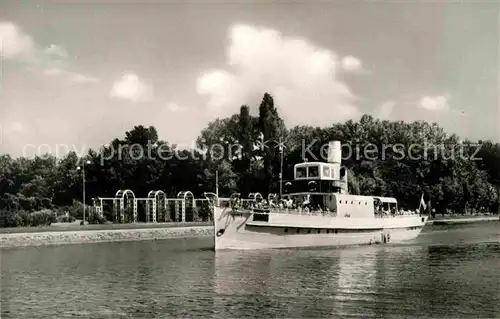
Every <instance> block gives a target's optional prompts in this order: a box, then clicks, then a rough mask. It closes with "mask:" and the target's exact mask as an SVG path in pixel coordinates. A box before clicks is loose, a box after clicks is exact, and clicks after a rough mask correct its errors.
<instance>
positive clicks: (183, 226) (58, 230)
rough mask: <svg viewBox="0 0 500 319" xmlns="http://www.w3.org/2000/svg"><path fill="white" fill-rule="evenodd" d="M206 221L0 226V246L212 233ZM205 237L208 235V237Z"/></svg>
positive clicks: (161, 237)
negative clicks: (0, 228) (7, 227)
mask: <svg viewBox="0 0 500 319" xmlns="http://www.w3.org/2000/svg"><path fill="white" fill-rule="evenodd" d="M212 236H213V226H211V225H210V224H209V223H157V224H118V225H116V224H106V225H85V226H80V225H73V224H69V225H53V226H50V227H43V228H40V227H36V228H24V227H23V228H10V229H2V230H0V248H13V247H26V246H46V245H65V244H84V243H103V242H119V241H142V240H162V239H170V238H190V237H212ZM207 239H208V238H207Z"/></svg>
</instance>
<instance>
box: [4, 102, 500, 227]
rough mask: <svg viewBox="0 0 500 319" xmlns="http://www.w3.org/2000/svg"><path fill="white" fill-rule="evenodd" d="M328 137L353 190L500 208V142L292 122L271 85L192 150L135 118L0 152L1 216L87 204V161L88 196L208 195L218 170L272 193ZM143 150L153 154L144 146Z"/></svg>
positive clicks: (224, 179)
mask: <svg viewBox="0 0 500 319" xmlns="http://www.w3.org/2000/svg"><path fill="white" fill-rule="evenodd" d="M331 140H339V141H341V142H342V144H343V148H342V157H343V165H345V166H346V167H347V168H348V174H349V190H350V192H351V193H353V194H366V195H377V196H390V197H396V198H397V199H398V200H399V202H400V206H402V207H403V208H409V209H415V208H416V207H418V204H419V201H420V195H421V194H422V193H423V194H425V199H426V201H427V202H430V203H431V204H432V207H433V208H434V210H435V211H436V212H438V213H465V212H471V211H472V212H474V211H488V212H494V213H496V212H497V211H498V209H499V201H500V199H499V193H500V144H499V143H495V142H492V141H478V142H473V141H469V140H466V141H460V139H459V138H458V136H456V135H455V134H447V133H446V132H445V131H444V130H443V128H442V127H440V126H439V125H438V124H436V123H432V124H430V123H427V122H424V121H415V122H411V123H408V122H403V121H387V120H384V121H382V120H379V119H375V118H373V117H372V116H370V115H364V116H362V117H361V119H360V120H359V121H353V120H349V121H347V122H345V123H337V124H332V125H331V126H328V127H313V126H307V125H305V126H295V127H292V128H287V127H286V126H285V123H284V121H283V120H282V118H281V117H280V116H279V113H278V109H277V107H276V106H275V105H274V100H273V98H272V96H271V95H270V94H268V93H266V94H264V97H263V99H262V102H261V103H260V105H259V107H258V115H257V116H253V115H251V112H250V107H249V106H247V105H243V106H241V107H240V110H239V113H237V114H234V115H232V116H230V117H227V118H222V119H216V120H215V121H212V122H210V123H209V124H208V125H207V127H206V128H204V129H203V130H202V131H201V133H200V136H199V137H198V139H197V141H196V148H195V149H191V150H189V149H180V148H179V147H178V146H177V145H176V144H169V143H168V142H167V141H163V140H160V139H159V136H158V133H157V130H156V129H155V128H154V127H145V126H142V125H138V126H135V127H134V128H133V129H131V130H130V131H128V132H126V133H125V136H124V137H123V138H121V139H119V138H115V139H114V140H112V141H111V142H110V144H109V145H108V146H106V147H102V148H100V149H90V150H89V151H88V153H87V154H86V155H85V156H84V157H83V158H79V157H78V155H77V154H76V153H75V152H70V153H69V154H67V155H66V156H65V157H64V158H56V157H54V156H52V155H50V154H45V155H41V154H39V155H37V156H35V157H34V158H24V157H20V158H13V157H11V156H10V155H8V154H6V155H1V156H0V212H2V213H1V216H2V218H1V219H2V220H3V222H0V224H2V225H7V224H9V222H8V220H11V219H12V216H13V215H16V214H19V213H18V212H23V214H26V212H28V213H31V212H40V211H42V210H47V209H51V210H54V209H58V208H67V207H72V206H73V207H74V206H75V205H80V206H81V204H79V201H81V198H82V175H81V174H82V172H81V170H77V167H78V165H82V164H83V163H87V161H88V162H89V164H85V176H86V197H87V198H86V202H87V203H90V202H91V199H92V198H95V197H113V196H114V194H115V193H116V191H117V190H118V189H132V190H133V191H134V193H135V194H136V196H138V197H146V195H147V193H148V192H149V191H150V190H163V191H164V192H165V193H167V194H168V195H169V196H171V197H174V196H175V195H176V194H177V193H178V192H179V191H182V190H189V191H191V192H193V194H194V195H195V197H202V196H203V192H207V191H212V192H213V191H214V190H215V187H216V176H215V175H216V172H217V175H218V186H219V194H220V196H221V197H224V196H227V197H228V196H229V195H230V194H232V193H234V192H239V193H241V194H242V196H246V195H247V194H249V193H251V192H260V193H261V194H263V195H264V196H266V195H267V194H268V193H270V192H274V193H278V191H279V183H278V182H279V180H280V172H281V168H282V169H283V176H282V178H283V180H291V179H293V165H294V164H296V163H299V162H302V161H304V157H305V158H306V159H307V160H309V161H313V160H315V159H318V160H320V161H324V159H326V156H325V151H326V148H325V147H323V145H326V144H327V143H328V142H329V141H331ZM279 141H282V142H283V144H282V145H284V147H283V148H280V147H279V146H280V144H279V143H278V142H279ZM138 145H139V146H141V147H143V149H142V150H141V149H140V147H139V148H137V147H136V146H138ZM152 145H153V146H154V147H153V148H151V146H152ZM215 145H217V147H214V146H215ZM235 145H237V146H238V147H237V148H236V152H235ZM132 146H134V147H132ZM148 148H149V149H148ZM118 149H121V150H122V152H120V154H119V155H120V156H117V155H116V153H117V152H116V150H118ZM144 149H148V153H149V154H148V156H146V155H143V154H142V153H141V152H144ZM123 150H126V151H123ZM281 151H282V152H283V154H281ZM140 155H143V156H140ZM172 155H173V156H172ZM281 155H282V157H281ZM165 158H168V159H167V160H164V159H165ZM281 160H282V161H283V166H281ZM18 219H19V218H18ZM10 224H12V223H10ZM14 224H15V223H14Z"/></svg>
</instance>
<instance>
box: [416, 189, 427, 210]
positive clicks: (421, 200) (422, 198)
mask: <svg viewBox="0 0 500 319" xmlns="http://www.w3.org/2000/svg"><path fill="white" fill-rule="evenodd" d="M420 207H423V208H424V211H425V210H426V209H427V204H426V203H425V200H424V193H422V197H420V205H419V209H418V211H419V212H420Z"/></svg>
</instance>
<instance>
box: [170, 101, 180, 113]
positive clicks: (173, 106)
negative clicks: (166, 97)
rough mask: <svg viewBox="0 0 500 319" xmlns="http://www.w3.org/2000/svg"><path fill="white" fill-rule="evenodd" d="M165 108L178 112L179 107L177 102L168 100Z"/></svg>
mask: <svg viewBox="0 0 500 319" xmlns="http://www.w3.org/2000/svg"><path fill="white" fill-rule="evenodd" d="M167 108H168V109H169V110H170V111H172V112H179V111H180V110H181V107H180V106H179V105H178V104H177V103H173V102H170V103H168V104H167Z"/></svg>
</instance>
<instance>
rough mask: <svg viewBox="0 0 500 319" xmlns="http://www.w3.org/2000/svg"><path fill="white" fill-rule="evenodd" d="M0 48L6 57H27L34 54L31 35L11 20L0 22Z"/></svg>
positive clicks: (34, 48)
mask: <svg viewBox="0 0 500 319" xmlns="http://www.w3.org/2000/svg"><path fill="white" fill-rule="evenodd" d="M0 49H1V51H2V56H3V57H4V58H6V59H14V58H22V59H27V58H30V57H32V56H33V55H35V54H36V46H35V42H34V41H33V39H32V38H31V36H29V35H27V34H26V33H24V32H23V31H22V30H21V29H20V28H19V27H18V26H17V25H15V24H14V23H12V22H0Z"/></svg>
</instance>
